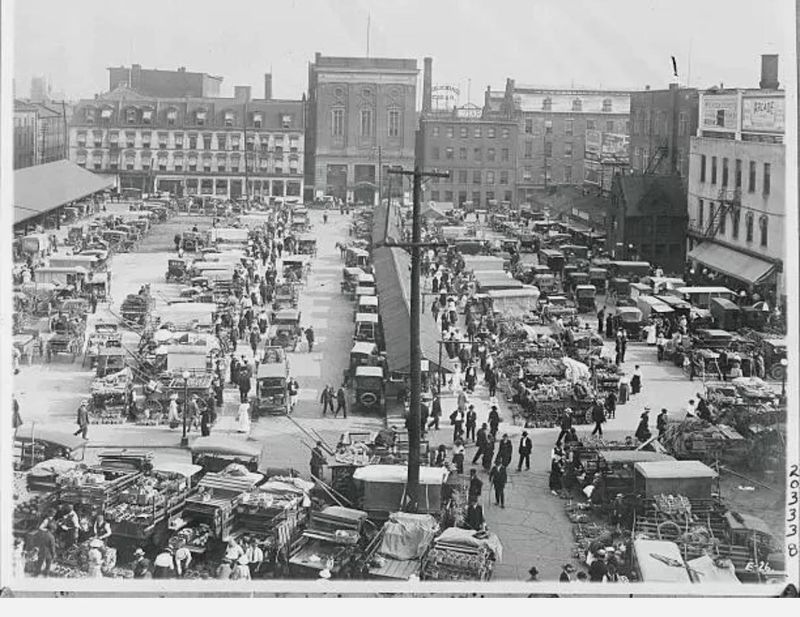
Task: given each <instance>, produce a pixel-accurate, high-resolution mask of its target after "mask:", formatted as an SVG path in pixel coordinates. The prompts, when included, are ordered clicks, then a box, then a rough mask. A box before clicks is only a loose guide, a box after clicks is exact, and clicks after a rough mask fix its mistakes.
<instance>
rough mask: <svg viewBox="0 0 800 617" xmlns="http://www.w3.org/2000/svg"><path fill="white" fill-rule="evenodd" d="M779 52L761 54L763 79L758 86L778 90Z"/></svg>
mask: <svg viewBox="0 0 800 617" xmlns="http://www.w3.org/2000/svg"><path fill="white" fill-rule="evenodd" d="M779 85H780V84H779V83H778V54H762V55H761V81H760V82H758V87H759V88H761V89H762V90H777V89H778V86H779Z"/></svg>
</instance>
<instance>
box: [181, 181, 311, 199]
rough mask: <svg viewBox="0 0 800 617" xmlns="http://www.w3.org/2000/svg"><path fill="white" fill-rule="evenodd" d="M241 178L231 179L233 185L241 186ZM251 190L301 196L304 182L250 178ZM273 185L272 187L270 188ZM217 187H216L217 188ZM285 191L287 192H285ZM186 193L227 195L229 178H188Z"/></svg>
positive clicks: (270, 193) (268, 193)
mask: <svg viewBox="0 0 800 617" xmlns="http://www.w3.org/2000/svg"><path fill="white" fill-rule="evenodd" d="M241 182H242V181H241V180H231V181H230V183H231V186H235V185H238V186H240V187H241ZM249 185H250V192H251V193H255V194H256V195H272V196H274V197H283V196H284V195H285V196H286V197H299V196H300V194H301V193H302V183H301V182H292V181H286V182H284V181H283V180H272V181H268V180H264V181H260V180H250V181H249ZM270 186H271V188H270ZM215 187H216V189H215ZM284 191H285V193H284ZM186 193H187V194H188V195H197V194H200V195H214V194H215V193H216V194H217V195H227V194H228V180H227V179H226V178H186Z"/></svg>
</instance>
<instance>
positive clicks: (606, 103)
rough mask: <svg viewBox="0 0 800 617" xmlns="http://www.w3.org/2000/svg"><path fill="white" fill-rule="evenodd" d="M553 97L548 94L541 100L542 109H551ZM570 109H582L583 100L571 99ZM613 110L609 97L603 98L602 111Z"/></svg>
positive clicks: (612, 103)
mask: <svg viewBox="0 0 800 617" xmlns="http://www.w3.org/2000/svg"><path fill="white" fill-rule="evenodd" d="M552 109H553V99H551V98H550V97H549V96H548V97H545V98H544V99H543V100H542V111H552ZM572 111H583V101H582V100H581V99H579V98H574V99H572ZM612 111H614V102H613V101H612V100H611V99H603V112H605V113H608V112H612Z"/></svg>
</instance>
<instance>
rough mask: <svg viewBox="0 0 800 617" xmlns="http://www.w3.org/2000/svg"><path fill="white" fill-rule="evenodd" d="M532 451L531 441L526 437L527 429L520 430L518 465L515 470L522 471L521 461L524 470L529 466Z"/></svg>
mask: <svg viewBox="0 0 800 617" xmlns="http://www.w3.org/2000/svg"><path fill="white" fill-rule="evenodd" d="M532 451H533V442H532V441H531V438H530V437H528V431H522V438H521V439H520V440H519V465H517V471H522V463H523V462H524V463H525V471H528V470H530V468H531V452H532Z"/></svg>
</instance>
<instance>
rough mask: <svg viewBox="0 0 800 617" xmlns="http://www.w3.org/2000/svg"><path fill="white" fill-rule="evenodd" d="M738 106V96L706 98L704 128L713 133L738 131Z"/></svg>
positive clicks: (703, 115)
mask: <svg viewBox="0 0 800 617" xmlns="http://www.w3.org/2000/svg"><path fill="white" fill-rule="evenodd" d="M736 106H737V105H736V96H728V95H726V96H720V95H708V96H704V97H703V112H702V114H701V123H702V128H704V129H709V130H713V131H736V123H737V113H736Z"/></svg>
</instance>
